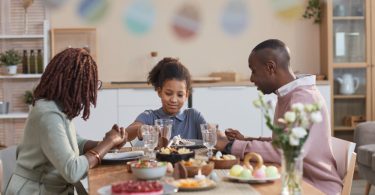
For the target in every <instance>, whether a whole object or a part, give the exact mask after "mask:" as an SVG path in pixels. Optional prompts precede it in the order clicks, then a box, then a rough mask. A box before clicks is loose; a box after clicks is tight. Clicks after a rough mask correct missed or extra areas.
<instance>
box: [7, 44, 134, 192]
mask: <svg viewBox="0 0 375 195" xmlns="http://www.w3.org/2000/svg"><path fill="white" fill-rule="evenodd" d="M99 82H100V81H99V80H98V71H97V65H96V63H95V61H94V60H93V59H92V57H91V56H90V55H89V54H88V52H87V51H86V50H84V49H78V48H69V49H66V50H64V51H62V52H61V53H59V54H57V55H56V56H55V57H54V58H53V59H52V60H51V62H50V63H49V64H48V66H47V68H46V70H45V72H44V74H43V75H42V78H41V81H40V83H39V85H38V86H37V87H36V89H35V92H34V102H33V105H34V107H33V109H32V110H31V112H30V114H29V117H28V119H27V122H26V127H25V132H24V136H23V140H22V143H21V144H20V145H19V146H18V148H17V154H18V157H17V164H16V168H15V171H14V173H13V175H12V177H11V180H10V182H9V184H8V185H7V188H6V193H5V194H73V192H74V190H73V185H75V186H77V185H78V184H80V183H79V181H80V180H81V179H82V178H83V177H85V176H86V174H87V171H88V169H89V168H92V167H95V166H96V165H98V164H100V161H101V159H102V157H103V156H104V155H105V154H106V153H107V152H108V151H109V150H110V149H112V148H114V147H121V146H122V145H124V144H125V140H126V137H127V134H126V132H125V130H124V128H119V127H118V126H117V125H114V126H113V127H112V129H111V130H110V131H108V132H107V133H106V134H105V137H104V138H103V140H102V141H100V142H97V141H90V140H85V139H83V138H81V137H79V136H78V135H76V130H75V127H74V125H73V123H72V119H73V118H75V117H77V116H78V115H79V114H80V113H81V111H83V112H82V118H83V119H85V120H86V119H88V118H89V115H90V105H94V106H96V97H97V91H98V87H100V86H101V83H99Z"/></svg>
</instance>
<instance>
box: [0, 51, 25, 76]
mask: <svg viewBox="0 0 375 195" xmlns="http://www.w3.org/2000/svg"><path fill="white" fill-rule="evenodd" d="M20 62H21V55H20V54H19V53H18V52H17V51H16V50H14V49H11V50H7V51H5V52H4V53H1V54H0V63H1V64H3V65H5V66H6V67H7V71H8V74H16V73H17V65H18V64H19V63H20Z"/></svg>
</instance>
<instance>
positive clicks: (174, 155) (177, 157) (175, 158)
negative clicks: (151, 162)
mask: <svg viewBox="0 0 375 195" xmlns="http://www.w3.org/2000/svg"><path fill="white" fill-rule="evenodd" d="M194 156H195V153H194V151H192V150H190V149H186V148H178V149H176V148H170V147H167V148H161V149H160V151H158V152H156V159H157V160H159V161H166V162H171V163H172V164H175V163H176V162H180V161H182V160H189V159H190V158H194Z"/></svg>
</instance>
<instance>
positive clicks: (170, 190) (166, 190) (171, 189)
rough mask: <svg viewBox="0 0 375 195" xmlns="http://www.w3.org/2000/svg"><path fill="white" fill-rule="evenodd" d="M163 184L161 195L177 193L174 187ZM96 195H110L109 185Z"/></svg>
mask: <svg viewBox="0 0 375 195" xmlns="http://www.w3.org/2000/svg"><path fill="white" fill-rule="evenodd" d="M162 184H163V190H164V191H163V195H166V194H174V193H176V192H177V191H178V188H177V187H175V186H174V185H170V184H167V183H162ZM98 194H100V195H111V185H106V186H103V187H101V188H99V189H98Z"/></svg>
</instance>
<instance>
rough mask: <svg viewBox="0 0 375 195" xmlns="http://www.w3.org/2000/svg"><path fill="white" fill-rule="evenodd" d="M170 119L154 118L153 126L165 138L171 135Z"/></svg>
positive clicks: (168, 138) (169, 137)
mask: <svg viewBox="0 0 375 195" xmlns="http://www.w3.org/2000/svg"><path fill="white" fill-rule="evenodd" d="M172 125H173V120H172V119H156V120H155V126H156V128H157V130H158V131H159V132H160V136H161V137H164V138H166V139H167V140H170V139H171V135H172Z"/></svg>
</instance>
